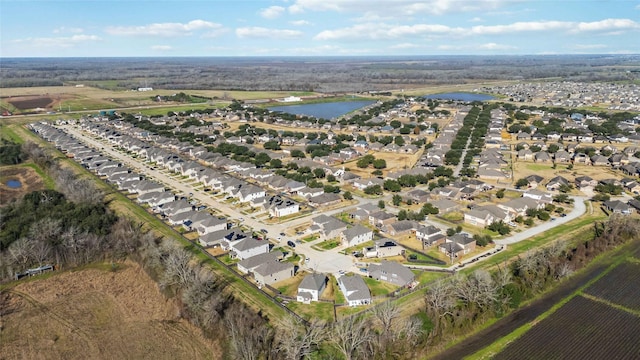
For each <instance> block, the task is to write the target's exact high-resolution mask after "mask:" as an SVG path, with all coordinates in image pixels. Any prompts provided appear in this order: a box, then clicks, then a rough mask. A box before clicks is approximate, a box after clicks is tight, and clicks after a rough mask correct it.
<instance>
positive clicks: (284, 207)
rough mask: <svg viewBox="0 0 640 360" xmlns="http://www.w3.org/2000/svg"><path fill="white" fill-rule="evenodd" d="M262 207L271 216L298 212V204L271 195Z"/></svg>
mask: <svg viewBox="0 0 640 360" xmlns="http://www.w3.org/2000/svg"><path fill="white" fill-rule="evenodd" d="M264 208H265V209H267V210H268V211H269V215H271V216H273V217H283V216H287V215H292V214H295V213H298V212H300V204H298V203H297V202H295V201H293V200H289V199H286V198H281V197H279V196H273V197H271V198H270V199H269V201H268V202H266V203H265V204H264Z"/></svg>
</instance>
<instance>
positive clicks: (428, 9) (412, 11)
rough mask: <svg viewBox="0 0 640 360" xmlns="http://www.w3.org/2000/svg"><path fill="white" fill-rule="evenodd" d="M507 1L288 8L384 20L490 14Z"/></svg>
mask: <svg viewBox="0 0 640 360" xmlns="http://www.w3.org/2000/svg"><path fill="white" fill-rule="evenodd" d="M508 2H509V1H507V0H370V1H367V2H366V3H365V4H363V1H362V0H296V1H295V3H294V4H293V5H291V6H289V12H291V13H301V12H304V11H306V10H310V11H335V12H342V13H356V14H357V13H362V11H363V7H366V8H367V12H369V13H371V14H377V15H379V16H381V17H387V16H390V15H392V14H393V15H394V16H412V15H424V14H432V15H442V14H445V13H453V12H467V11H478V10H481V11H488V10H493V9H497V8H499V7H501V6H502V5H503V4H505V3H508Z"/></svg>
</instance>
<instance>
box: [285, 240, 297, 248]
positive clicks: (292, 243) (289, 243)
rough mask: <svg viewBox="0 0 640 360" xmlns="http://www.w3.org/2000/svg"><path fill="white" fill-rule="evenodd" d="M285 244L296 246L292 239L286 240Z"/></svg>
mask: <svg viewBox="0 0 640 360" xmlns="http://www.w3.org/2000/svg"><path fill="white" fill-rule="evenodd" d="M287 245H289V246H291V247H296V243H294V242H293V241H291V240H289V241H287Z"/></svg>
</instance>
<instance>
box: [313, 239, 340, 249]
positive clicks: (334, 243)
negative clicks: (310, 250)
mask: <svg viewBox="0 0 640 360" xmlns="http://www.w3.org/2000/svg"><path fill="white" fill-rule="evenodd" d="M338 246H340V241H339V240H326V241H323V242H321V243H319V244H316V245H314V248H318V249H319V250H331V249H335V248H337V247H338Z"/></svg>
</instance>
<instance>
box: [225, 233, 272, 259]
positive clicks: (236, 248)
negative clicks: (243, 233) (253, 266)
mask: <svg viewBox="0 0 640 360" xmlns="http://www.w3.org/2000/svg"><path fill="white" fill-rule="evenodd" d="M226 242H227V246H225V247H226V248H227V249H228V250H229V251H230V255H231V257H233V258H238V259H240V260H244V259H246V258H250V257H252V256H256V255H259V254H264V253H267V252H269V242H268V241H264V240H257V239H254V238H252V237H247V238H244V239H243V240H240V241H235V242H231V241H229V240H227V241H226Z"/></svg>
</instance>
